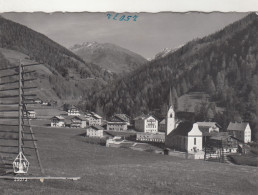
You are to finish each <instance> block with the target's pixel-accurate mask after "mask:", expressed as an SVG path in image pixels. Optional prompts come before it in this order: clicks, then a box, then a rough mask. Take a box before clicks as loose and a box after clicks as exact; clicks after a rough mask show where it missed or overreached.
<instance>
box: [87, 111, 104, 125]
mask: <svg viewBox="0 0 258 195" xmlns="http://www.w3.org/2000/svg"><path fill="white" fill-rule="evenodd" d="M85 118H86V120H87V123H88V125H89V126H94V125H102V117H101V116H99V115H98V114H96V113H94V112H89V113H87V114H85Z"/></svg>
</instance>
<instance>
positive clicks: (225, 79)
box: [83, 14, 258, 135]
mask: <svg viewBox="0 0 258 195" xmlns="http://www.w3.org/2000/svg"><path fill="white" fill-rule="evenodd" d="M170 87H172V91H173V98H174V102H175V103H176V99H177V97H178V96H181V95H183V94H185V93H188V92H190V91H204V92H207V93H208V94H209V95H210V96H211V97H212V99H213V100H214V101H215V102H216V104H217V105H219V106H221V107H224V108H225V110H226V111H225V112H224V113H223V114H219V113H216V111H215V109H212V111H213V112H214V113H213V114H214V116H215V119H213V120H217V121H218V122H219V123H221V124H222V125H223V127H224V128H226V126H227V124H228V122H229V121H236V120H241V121H249V122H251V127H252V128H253V135H254V132H257V129H258V118H257V117H258V16H257V15H256V14H250V15H248V16H247V17H245V18H243V19H242V20H240V21H237V22H235V23H233V24H231V25H229V26H227V27H226V28H224V29H223V30H221V31H219V32H216V33H214V34H212V35H210V36H207V37H204V38H202V39H198V40H193V41H191V42H189V43H188V44H186V45H184V46H183V47H181V48H180V49H178V50H177V51H175V52H174V53H172V54H169V55H167V56H165V57H164V58H160V59H157V60H154V61H151V62H150V64H148V65H146V66H144V67H141V68H140V69H138V70H136V71H134V72H132V73H131V74H130V75H128V76H126V77H124V78H122V79H120V80H119V81H118V82H115V83H113V84H112V85H110V86H109V87H106V88H105V89H104V90H102V91H100V92H98V93H96V94H94V95H92V96H90V97H88V102H87V103H86V104H84V105H83V106H84V107H85V108H95V109H96V110H98V111H99V112H103V113H106V115H107V116H110V115H111V114H112V113H115V112H124V113H127V114H129V115H132V116H135V115H137V114H139V113H141V112H149V111H151V110H154V109H158V108H162V107H164V104H165V103H166V102H167V97H168V93H169V88H170ZM210 107H211V105H207V103H206V104H205V103H204V104H202V105H200V107H197V108H196V115H197V118H198V120H209V118H208V116H209V115H208V113H207V112H208V111H209V112H210V110H211V109H209V108H210Z"/></svg>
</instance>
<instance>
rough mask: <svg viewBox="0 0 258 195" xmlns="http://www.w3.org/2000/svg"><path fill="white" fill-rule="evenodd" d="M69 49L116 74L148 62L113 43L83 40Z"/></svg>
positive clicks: (87, 60)
mask: <svg viewBox="0 0 258 195" xmlns="http://www.w3.org/2000/svg"><path fill="white" fill-rule="evenodd" d="M69 49H70V50H71V51H72V52H74V53H75V54H76V55H78V56H80V57H81V58H82V59H83V60H84V61H86V62H88V63H94V64H97V65H99V66H100V67H102V68H103V69H105V70H107V71H110V72H114V73H116V74H120V73H123V72H130V71H132V70H135V69H137V68H138V67H139V66H141V65H143V64H145V63H147V60H146V59H145V58H144V57H142V56H140V55H139V54H136V53H135V52H132V51H130V50H128V49H125V48H123V47H120V46H118V45H115V44H112V43H98V42H96V41H94V42H83V43H82V44H75V45H74V46H72V47H70V48H69Z"/></svg>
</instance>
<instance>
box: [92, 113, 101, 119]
mask: <svg viewBox="0 0 258 195" xmlns="http://www.w3.org/2000/svg"><path fill="white" fill-rule="evenodd" d="M91 115H92V116H93V117H95V118H98V119H102V117H101V116H99V115H98V114H96V113H95V112H91Z"/></svg>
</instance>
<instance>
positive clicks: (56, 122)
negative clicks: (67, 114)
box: [51, 116, 65, 127]
mask: <svg viewBox="0 0 258 195" xmlns="http://www.w3.org/2000/svg"><path fill="white" fill-rule="evenodd" d="M64 126H65V119H64V117H62V116H54V117H52V118H51V127H64Z"/></svg>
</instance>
